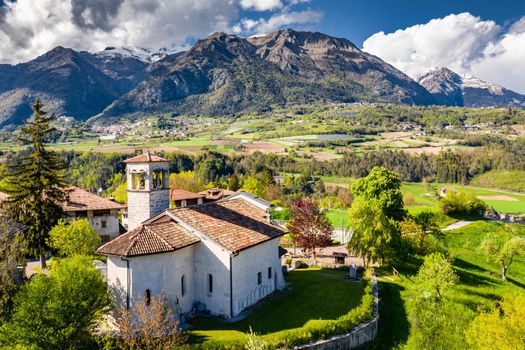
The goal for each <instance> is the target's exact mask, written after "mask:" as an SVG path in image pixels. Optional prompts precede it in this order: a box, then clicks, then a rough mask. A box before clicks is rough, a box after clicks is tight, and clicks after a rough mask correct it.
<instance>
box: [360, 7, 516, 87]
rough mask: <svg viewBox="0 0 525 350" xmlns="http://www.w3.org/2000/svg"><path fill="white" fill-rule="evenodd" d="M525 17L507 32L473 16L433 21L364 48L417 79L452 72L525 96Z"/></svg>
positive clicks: (377, 39) (367, 43)
mask: <svg viewBox="0 0 525 350" xmlns="http://www.w3.org/2000/svg"><path fill="white" fill-rule="evenodd" d="M524 33H525V17H523V18H522V19H521V20H519V21H517V22H516V23H514V24H513V25H512V26H510V27H509V29H508V30H505V29H503V28H502V27H501V26H499V25H498V24H496V23H495V22H494V21H490V20H482V19H481V18H479V17H476V16H473V15H471V14H470V13H461V14H452V15H449V16H446V17H444V18H438V19H433V20H431V21H429V22H428V23H425V24H419V25H415V26H412V27H408V28H406V29H400V30H397V31H395V32H394V33H388V34H385V33H384V32H379V33H376V34H374V35H372V36H371V37H369V38H368V39H367V40H366V41H365V42H364V43H363V49H364V50H365V51H367V52H370V53H372V54H374V55H377V56H379V57H381V58H382V59H384V60H385V61H387V62H389V63H390V64H392V65H394V66H395V67H396V68H398V69H400V70H402V71H404V72H405V73H407V74H408V75H410V76H411V77H413V78H417V77H418V76H419V75H421V74H422V73H424V72H426V71H428V70H429V69H431V68H433V67H448V68H450V69H452V70H454V71H456V72H458V73H460V74H471V75H474V76H477V77H479V78H481V79H484V80H487V81H489V82H495V83H498V84H501V85H503V86H505V87H507V88H510V89H513V90H516V91H518V92H522V93H525V74H523V72H520V71H519V70H520V65H522V64H523V63H520V62H525V34H524Z"/></svg>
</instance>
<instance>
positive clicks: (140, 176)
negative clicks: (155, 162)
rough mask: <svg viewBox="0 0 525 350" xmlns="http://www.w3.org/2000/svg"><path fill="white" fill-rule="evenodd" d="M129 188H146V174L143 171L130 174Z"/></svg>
mask: <svg viewBox="0 0 525 350" xmlns="http://www.w3.org/2000/svg"><path fill="white" fill-rule="evenodd" d="M131 188H132V189H134V190H137V189H138V190H143V189H144V188H146V174H144V173H143V172H140V173H133V174H131Z"/></svg>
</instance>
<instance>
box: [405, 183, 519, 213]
mask: <svg viewBox="0 0 525 350" xmlns="http://www.w3.org/2000/svg"><path fill="white" fill-rule="evenodd" d="M442 187H447V188H454V189H456V190H459V191H464V192H466V193H470V194H473V195H475V196H489V197H494V198H492V199H491V198H482V199H483V201H485V203H487V204H488V205H489V206H491V207H494V209H496V210H497V211H500V212H503V213H507V214H524V213H525V194H519V193H508V192H505V191H500V190H493V189H486V188H480V187H474V186H461V185H457V184H431V188H427V187H425V186H424V185H423V184H421V183H403V185H402V187H401V191H402V192H403V197H404V200H405V204H406V206H407V209H408V210H409V211H410V212H412V211H413V210H414V211H415V212H418V211H420V210H423V209H425V208H431V207H437V206H438V205H439V202H438V200H437V199H435V198H434V193H435V191H440V190H441V188H442ZM496 196H498V197H501V196H505V197H508V198H506V199H504V198H495V197H496ZM417 208H419V209H417Z"/></svg>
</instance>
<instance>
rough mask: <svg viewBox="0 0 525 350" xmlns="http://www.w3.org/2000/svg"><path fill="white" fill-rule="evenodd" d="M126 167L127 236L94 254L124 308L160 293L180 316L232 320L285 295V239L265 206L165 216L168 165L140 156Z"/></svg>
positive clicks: (213, 205)
mask: <svg viewBox="0 0 525 350" xmlns="http://www.w3.org/2000/svg"><path fill="white" fill-rule="evenodd" d="M126 164H127V173H128V208H129V209H128V219H129V223H130V231H129V232H127V233H125V234H123V235H121V236H119V237H118V238H116V239H115V240H113V241H111V242H109V243H106V244H105V245H103V246H102V247H100V248H99V250H98V253H99V254H103V255H106V256H107V257H108V260H107V265H108V274H107V280H108V284H109V286H110V288H112V290H113V291H114V293H115V295H116V296H117V297H118V299H120V300H121V302H122V303H123V304H124V305H126V306H127V307H132V306H133V303H134V302H137V301H138V300H143V298H145V299H146V300H149V298H150V297H151V296H154V295H158V294H161V293H162V294H163V295H164V296H165V297H166V298H167V299H168V302H169V304H170V306H171V307H172V308H173V310H175V311H176V312H177V313H179V314H189V313H191V312H194V311H201V312H208V313H210V314H213V315H220V316H224V317H227V318H230V317H235V316H236V315H238V314H239V313H240V312H241V311H242V310H244V309H245V308H246V307H248V306H250V305H253V304H254V303H256V302H257V301H259V300H260V299H262V298H264V297H265V296H267V295H269V294H270V293H272V292H274V291H275V290H278V289H282V288H284V286H285V281H284V277H283V274H282V269H281V262H280V258H279V238H280V237H281V236H282V235H283V234H284V232H283V231H282V230H281V229H280V228H279V226H277V225H275V224H274V223H272V222H271V220H270V219H269V212H268V210H269V208H270V204H269V203H268V202H266V201H264V200H262V199H260V198H257V197H255V196H253V195H251V194H249V193H245V192H241V193H238V194H234V195H232V196H229V197H227V198H224V199H221V200H218V201H216V202H210V203H202V204H195V205H189V206H186V207H179V208H171V209H170V208H169V191H168V190H166V189H167V181H165V179H167V178H168V172H167V170H168V162H167V160H165V159H163V158H160V157H157V156H153V155H150V154H144V155H141V156H138V157H134V158H131V159H128V160H127V161H126ZM154 179H156V180H154ZM159 179H160V180H159ZM129 181H132V183H131V184H130V183H129ZM130 194H131V195H130ZM148 213H149V214H148ZM148 215H150V217H146V216H148Z"/></svg>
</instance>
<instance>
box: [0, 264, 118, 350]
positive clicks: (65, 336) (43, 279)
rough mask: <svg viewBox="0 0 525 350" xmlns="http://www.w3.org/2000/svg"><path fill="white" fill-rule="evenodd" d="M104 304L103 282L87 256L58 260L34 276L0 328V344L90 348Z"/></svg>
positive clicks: (106, 297) (15, 301)
mask: <svg viewBox="0 0 525 350" xmlns="http://www.w3.org/2000/svg"><path fill="white" fill-rule="evenodd" d="M108 305H109V296H108V293H107V288H106V283H105V282H104V281H103V279H102V275H101V274H100V272H99V271H97V270H96V268H95V266H94V265H93V262H92V260H91V259H90V258H88V257H84V256H75V257H73V258H68V259H63V260H61V261H60V262H58V263H57V264H56V266H53V267H52V268H51V271H50V273H49V276H46V275H43V274H40V275H36V276H35V277H34V278H33V280H32V282H30V283H26V284H24V285H23V286H22V288H21V290H20V292H19V293H18V294H17V295H16V297H15V300H14V309H13V315H12V317H11V318H10V319H9V320H8V321H7V322H6V323H4V324H3V325H2V327H0V348H6V349H7V348H14V347H16V346H20V347H22V348H27V349H92V348H93V342H94V338H93V337H92V335H91V330H92V329H93V328H94V327H95V326H96V324H97V322H98V321H99V320H101V318H102V315H103V313H104V312H105V311H107V310H106V308H107V307H108Z"/></svg>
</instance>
